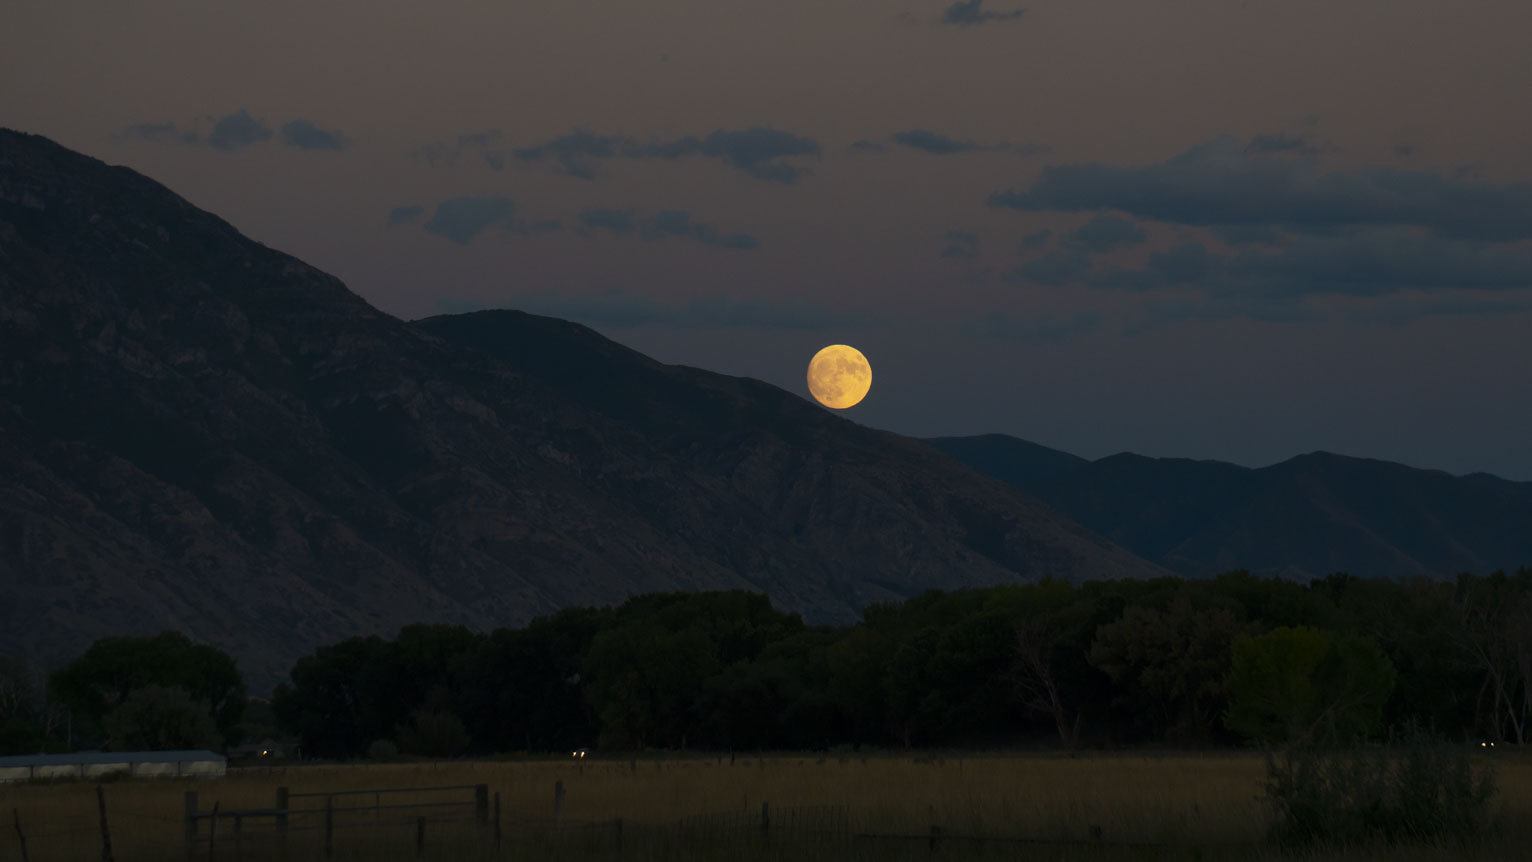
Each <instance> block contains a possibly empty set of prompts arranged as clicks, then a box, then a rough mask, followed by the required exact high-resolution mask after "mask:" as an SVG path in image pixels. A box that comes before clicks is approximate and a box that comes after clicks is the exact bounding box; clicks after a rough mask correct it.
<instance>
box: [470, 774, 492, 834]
mask: <svg viewBox="0 0 1532 862" xmlns="http://www.w3.org/2000/svg"><path fill="white" fill-rule="evenodd" d="M473 822H475V823H477V824H479V825H480V826H488V825H489V785H488V784H480V785H477V786H476V787H474V789H473Z"/></svg>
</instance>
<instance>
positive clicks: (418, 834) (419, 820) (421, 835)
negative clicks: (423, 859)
mask: <svg viewBox="0 0 1532 862" xmlns="http://www.w3.org/2000/svg"><path fill="white" fill-rule="evenodd" d="M425 853H426V819H425V818H424V817H416V818H415V855H416V856H424V855H425Z"/></svg>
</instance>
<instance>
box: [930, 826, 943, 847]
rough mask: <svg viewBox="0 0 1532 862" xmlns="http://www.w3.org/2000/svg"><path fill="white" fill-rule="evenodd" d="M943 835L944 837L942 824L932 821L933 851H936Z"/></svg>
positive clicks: (931, 845)
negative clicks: (938, 824)
mask: <svg viewBox="0 0 1532 862" xmlns="http://www.w3.org/2000/svg"><path fill="white" fill-rule="evenodd" d="M941 837H942V828H941V827H940V826H937V825H936V824H935V823H932V824H931V844H930V848H931V852H932V853H935V852H936V845H937V843H938V842H940V841H941Z"/></svg>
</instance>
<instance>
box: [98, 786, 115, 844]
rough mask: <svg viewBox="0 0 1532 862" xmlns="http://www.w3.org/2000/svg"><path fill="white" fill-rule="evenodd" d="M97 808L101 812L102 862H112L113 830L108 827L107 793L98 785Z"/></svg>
mask: <svg viewBox="0 0 1532 862" xmlns="http://www.w3.org/2000/svg"><path fill="white" fill-rule="evenodd" d="M96 807H97V808H98V809H100V811H101V862H112V830H111V829H110V828H109V827H108V826H107V825H106V791H105V790H102V789H101V785H99V784H97V785H96Z"/></svg>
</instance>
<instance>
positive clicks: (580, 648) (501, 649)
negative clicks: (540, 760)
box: [455, 608, 612, 751]
mask: <svg viewBox="0 0 1532 862" xmlns="http://www.w3.org/2000/svg"><path fill="white" fill-rule="evenodd" d="M611 622H612V611H611V610H610V609H607V608H569V609H566V610H562V611H559V612H558V613H556V614H554V615H552V616H549V617H539V618H537V619H535V620H533V621H532V622H531V623H530V624H528V626H527V627H526V628H525V629H517V630H511V629H497V630H496V631H495V632H493V633H492V634H490V635H489V636H488V637H487V638H484V639H481V640H480V642H479V644H478V646H476V647H475V649H474V651H473V653H472V654H471V655H469V656H467V657H465V659H464V663H463V674H464V676H463V681H462V682H461V684H460V685H459V686H458V688H457V691H456V692H455V700H456V701H457V703H458V705H459V711H460V714H461V716H462V718H463V721H464V723H465V724H466V725H467V727H468V730H469V733H470V735H471V736H472V738H473V740H474V745H475V747H476V748H479V749H481V750H485V751H507V750H510V749H513V748H522V749H527V750H541V751H567V750H570V749H574V748H583V747H586V746H589V745H591V744H593V743H594V741H595V739H596V738H597V735H598V733H599V731H600V727H599V722H598V721H597V718H596V713H595V710H594V709H593V708H592V707H591V705H590V703H589V701H588V699H587V697H586V694H585V687H586V680H585V677H584V676H583V675H582V673H581V668H582V667H583V664H584V661H585V656H586V654H587V653H588V652H589V651H590V644H591V641H592V640H594V638H595V637H596V635H597V634H598V633H600V632H601V631H602V630H603V629H605V628H607V627H610V625H611Z"/></svg>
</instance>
